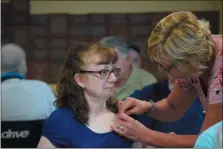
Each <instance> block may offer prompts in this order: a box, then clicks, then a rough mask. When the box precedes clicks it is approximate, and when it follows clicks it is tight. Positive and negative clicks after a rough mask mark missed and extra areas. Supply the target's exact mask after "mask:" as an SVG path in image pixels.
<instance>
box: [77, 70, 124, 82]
mask: <svg viewBox="0 0 223 149" xmlns="http://www.w3.org/2000/svg"><path fill="white" fill-rule="evenodd" d="M120 72H121V68H113V69H112V70H108V69H103V70H101V71H87V70H81V71H80V73H98V74H100V77H101V79H107V78H109V76H110V75H111V73H114V75H115V76H116V77H119V75H120Z"/></svg>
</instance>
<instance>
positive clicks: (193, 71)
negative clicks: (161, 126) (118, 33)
mask: <svg viewBox="0 0 223 149" xmlns="http://www.w3.org/2000/svg"><path fill="white" fill-rule="evenodd" d="M147 52H148V55H149V56H150V58H151V60H152V61H154V62H155V63H156V64H157V66H158V69H159V71H160V72H166V73H167V75H168V76H170V77H173V78H174V79H175V80H176V82H175V83H176V85H175V87H174V88H173V90H172V92H171V93H170V94H169V96H168V97H167V98H164V99H163V100H161V101H159V102H157V103H153V102H145V101H140V100H137V99H134V98H128V99H126V100H125V102H124V103H123V104H122V105H121V106H120V112H119V120H118V121H116V122H115V123H114V124H113V125H112V129H113V130H114V131H116V132H117V133H119V134H120V135H123V136H125V137H127V138H130V139H132V140H137V141H140V142H142V143H144V144H147V145H152V146H159V147H193V146H194V144H195V141H196V139H197V137H198V135H177V134H176V135H170V134H165V133H161V132H157V131H153V130H150V129H147V128H146V127H144V126H143V125H142V124H140V123H139V122H138V121H135V120H133V119H132V118H131V117H129V116H128V115H132V114H143V113H144V112H147V114H149V116H151V117H153V118H155V119H157V120H160V121H165V122H174V121H177V120H179V119H180V118H181V117H182V116H183V115H184V113H185V111H186V110H187V109H188V108H189V107H190V106H191V104H192V103H193V100H194V99H195V96H199V99H200V101H201V103H202V106H203V109H204V112H206V116H205V120H204V123H203V126H202V128H201V132H203V131H204V130H206V129H207V128H209V127H210V126H212V125H214V124H215V123H217V122H219V121H221V120H222V55H223V51H222V35H211V31H210V29H209V23H208V22H207V21H205V20H199V19H198V18H197V17H196V16H195V15H194V14H193V13H191V12H187V11H181V12H175V13H172V14H170V15H168V16H167V17H165V18H163V19H162V20H161V21H159V22H158V24H157V25H156V26H155V28H154V29H153V31H152V34H151V36H150V37H149V40H148V51H147ZM120 128H121V129H120Z"/></svg>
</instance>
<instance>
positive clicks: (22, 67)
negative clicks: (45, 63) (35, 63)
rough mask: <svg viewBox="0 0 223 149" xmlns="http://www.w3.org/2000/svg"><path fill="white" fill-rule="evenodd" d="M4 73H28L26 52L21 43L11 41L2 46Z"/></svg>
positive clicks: (2, 67)
mask: <svg viewBox="0 0 223 149" xmlns="http://www.w3.org/2000/svg"><path fill="white" fill-rule="evenodd" d="M1 55H2V66H1V69H2V70H1V71H2V73H7V72H16V73H19V74H22V75H24V76H25V75H26V71H27V66H26V54H25V52H24V50H23V49H22V47H20V46H19V45H16V44H13V43H9V44H5V45H3V46H2V50H1Z"/></svg>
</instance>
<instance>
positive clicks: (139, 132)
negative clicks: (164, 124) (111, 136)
mask: <svg viewBox="0 0 223 149" xmlns="http://www.w3.org/2000/svg"><path fill="white" fill-rule="evenodd" d="M111 128H112V130H113V131H115V132H116V133H118V134H119V135H121V136H124V137H126V138H128V139H130V140H133V141H138V142H141V143H143V144H146V142H147V139H148V138H149V137H148V135H149V133H150V132H149V129H148V128H147V127H145V126H144V125H143V124H141V123H140V122H139V121H137V120H135V119H133V118H132V117H130V116H128V115H126V114H125V113H121V114H119V116H118V117H117V119H116V120H115V122H114V123H113V124H112V125H111Z"/></svg>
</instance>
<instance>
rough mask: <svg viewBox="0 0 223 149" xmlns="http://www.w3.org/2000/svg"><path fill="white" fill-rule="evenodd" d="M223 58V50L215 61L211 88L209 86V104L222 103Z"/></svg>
mask: <svg viewBox="0 0 223 149" xmlns="http://www.w3.org/2000/svg"><path fill="white" fill-rule="evenodd" d="M222 57H223V50H221V52H220V53H219V55H218V58H217V59H216V61H215V64H214V68H213V70H212V75H211V80H210V82H209V83H210V86H209V98H208V99H209V103H210V104H215V103H221V102H222V100H223V99H222Z"/></svg>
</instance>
